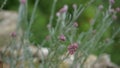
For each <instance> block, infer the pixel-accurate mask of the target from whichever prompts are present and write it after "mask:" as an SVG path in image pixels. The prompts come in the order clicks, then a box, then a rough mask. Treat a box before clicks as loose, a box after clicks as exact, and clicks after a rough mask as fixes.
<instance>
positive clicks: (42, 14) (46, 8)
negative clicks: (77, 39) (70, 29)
mask: <svg viewBox="0 0 120 68" xmlns="http://www.w3.org/2000/svg"><path fill="white" fill-rule="evenodd" d="M88 1H89V0H58V2H57V5H56V9H55V12H57V11H58V10H59V9H60V8H61V7H62V6H63V5H65V4H67V5H68V6H69V13H72V11H73V8H72V5H73V4H77V5H78V6H79V5H80V4H83V5H85V4H86V3H87V2H88ZM3 2H4V0H0V6H1V5H2V3H3ZM34 2H35V1H34V0H28V20H29V19H30V16H31V12H32V10H33V5H34ZM52 3H53V0H40V2H39V6H38V7H37V12H36V15H35V21H34V23H33V25H32V29H31V38H30V41H31V42H32V43H34V44H40V43H41V42H42V40H43V39H45V38H46V36H47V35H48V30H47V24H48V22H49V17H50V13H51V6H52ZM108 4H109V1H108V0H97V1H95V2H94V3H93V4H92V5H91V6H90V7H88V8H87V9H86V10H85V11H84V12H83V13H82V15H80V17H79V18H78V20H77V22H78V24H79V28H78V29H79V32H82V31H87V30H88V29H89V27H90V23H89V22H90V21H91V20H92V18H93V17H94V15H95V10H96V8H98V6H99V5H103V6H104V9H106V8H107V7H108ZM19 5H20V4H19V1H18V0H8V1H7V2H6V5H5V6H4V7H3V10H7V11H16V12H18V8H19ZM117 7H120V0H115V4H114V5H113V9H116V8H117ZM119 18H120V12H119V13H117V19H115V20H114V23H113V24H112V26H111V27H110V28H109V29H108V30H107V31H106V32H105V34H104V37H103V38H104V39H105V38H109V37H110V36H111V35H112V33H113V32H115V30H116V29H118V27H120V19H119ZM53 24H56V22H55V20H54V22H53ZM46 46H47V45H46ZM104 52H105V53H108V54H110V56H111V59H112V61H113V62H114V63H116V64H118V65H120V33H119V34H118V35H117V36H116V38H115V39H114V43H113V44H112V45H110V46H109V47H108V48H107V49H106V50H105V51H104ZM95 54H99V52H96V53H95Z"/></svg>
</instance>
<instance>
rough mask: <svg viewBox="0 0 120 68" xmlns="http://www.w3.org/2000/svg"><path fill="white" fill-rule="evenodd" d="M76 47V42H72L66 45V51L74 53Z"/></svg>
mask: <svg viewBox="0 0 120 68" xmlns="http://www.w3.org/2000/svg"><path fill="white" fill-rule="evenodd" d="M77 48H78V43H73V44H71V45H69V46H68V52H69V54H70V55H72V54H74V53H75V52H76V50H77Z"/></svg>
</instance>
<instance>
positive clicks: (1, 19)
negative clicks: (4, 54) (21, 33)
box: [0, 11, 18, 46]
mask: <svg viewBox="0 0 120 68" xmlns="http://www.w3.org/2000/svg"><path fill="white" fill-rule="evenodd" d="M17 17H18V14H17V13H16V12H14V11H0V46H5V45H8V44H9V43H10V39H11V37H10V33H12V32H14V31H15V30H16V22H17Z"/></svg>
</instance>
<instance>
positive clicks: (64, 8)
mask: <svg viewBox="0 0 120 68" xmlns="http://www.w3.org/2000/svg"><path fill="white" fill-rule="evenodd" d="M67 10H68V6H67V5H64V6H63V7H62V8H61V9H60V10H59V12H60V13H64V12H67Z"/></svg>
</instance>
